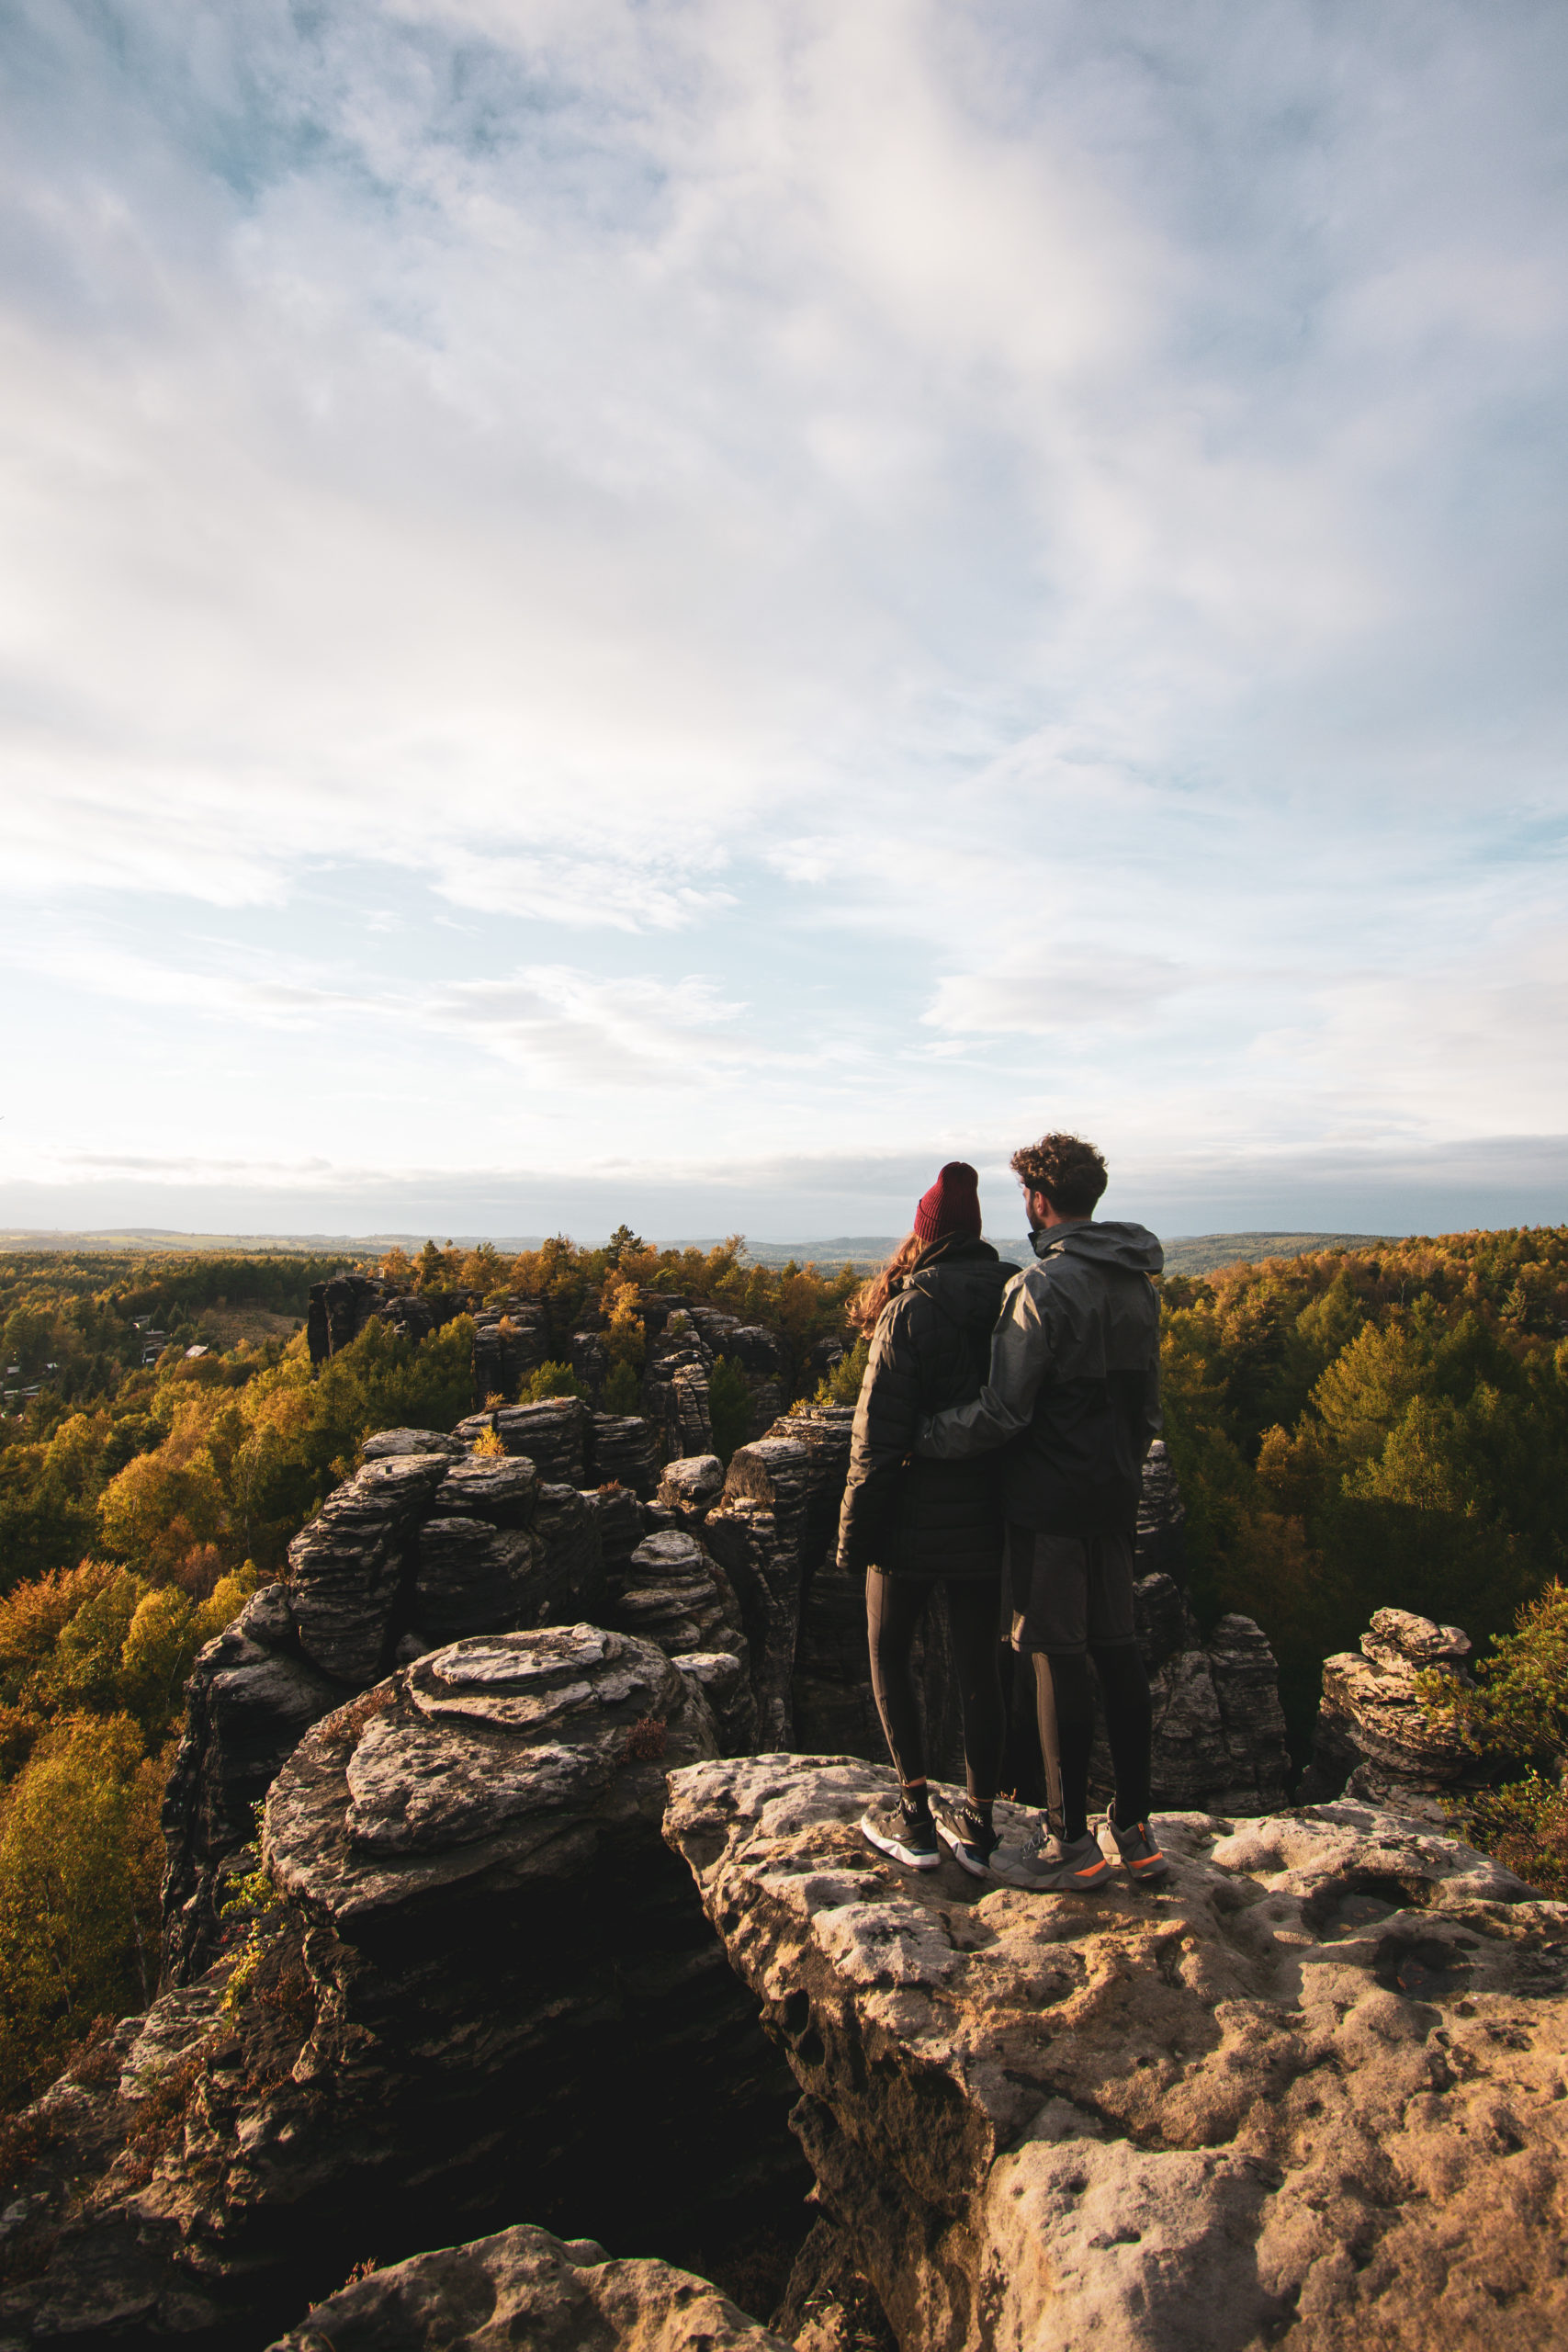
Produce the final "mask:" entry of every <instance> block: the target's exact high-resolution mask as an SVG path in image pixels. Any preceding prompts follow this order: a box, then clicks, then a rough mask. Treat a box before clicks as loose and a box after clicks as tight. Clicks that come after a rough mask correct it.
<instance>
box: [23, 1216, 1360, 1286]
mask: <svg viewBox="0 0 1568 2352" xmlns="http://www.w3.org/2000/svg"><path fill="white" fill-rule="evenodd" d="M434 1238H435V1239H437V1240H442V1241H445V1240H446V1239H447V1238H448V1237H447V1236H446V1235H445V1234H437V1235H435V1236H434ZM449 1238H451V1240H452V1241H453V1242H454V1243H455V1244H456V1245H457V1248H459V1249H463V1250H470V1249H472V1248H473V1247H474V1246H475V1244H476V1243H477V1242H479V1240H481V1239H484V1238H487V1237H485V1236H483V1235H479V1234H474V1233H459V1234H454V1235H452V1236H451V1237H449ZM488 1238H491V1239H492V1240H493V1241H494V1244H495V1247H496V1248H497V1249H498V1250H501V1251H502V1253H503V1254H509V1253H513V1252H515V1251H517V1250H536V1249H537V1248H538V1247H539V1244H540V1242H541V1240H542V1239H543V1236H542V1235H540V1234H536V1233H534V1234H496V1235H491V1236H490V1237H488ZM717 1238H718V1237H717V1236H716V1235H710V1236H708V1237H707V1238H704V1239H701V1240H697V1241H674V1242H660V1243H659V1245H658V1246H659V1247H660V1249H675V1250H686V1249H695V1250H711V1249H713V1248H714V1246H715V1243H716V1240H717ZM902 1238H903V1237H902V1235H900V1234H897V1233H847V1234H838V1235H835V1236H834V1237H833V1238H831V1239H829V1240H827V1241H748V1242H747V1244H746V1255H747V1257H748V1258H750V1259H751V1260H752V1261H754V1263H756V1264H757V1265H759V1266H769V1267H777V1266H786V1265H788V1264H789V1262H790V1261H791V1259H793V1260H794V1261H795V1263H796V1264H797V1265H801V1266H804V1265H805V1264H806V1263H807V1261H808V1260H809V1261H812V1262H814V1263H815V1264H816V1265H818V1266H820V1267H824V1268H829V1269H832V1270H834V1271H836V1270H837V1269H838V1268H839V1267H840V1266H843V1265H851V1266H853V1267H854V1268H855V1270H856V1272H860V1273H871V1272H874V1270H875V1269H876V1268H877V1267H878V1266H880V1265H882V1264H883V1263H884V1262H885V1261H886V1260H887V1259H888V1258H890V1257H891V1256H892V1254H893V1252H894V1250H896V1249H897V1247H898V1244H899V1241H900V1240H901V1239H902ZM1397 1238H1398V1236H1397V1235H1393V1234H1387V1233H1201V1234H1197V1235H1185V1236H1179V1237H1178V1238H1176V1239H1175V1240H1171V1241H1168V1242H1167V1243H1166V1245H1165V1265H1166V1272H1168V1273H1171V1274H1208V1273H1213V1272H1214V1270H1215V1268H1216V1267H1219V1266H1235V1265H1240V1264H1243V1263H1244V1262H1245V1261H1247V1260H1248V1259H1251V1258H1299V1257H1302V1256H1303V1255H1304V1254H1305V1252H1306V1251H1308V1250H1365V1249H1370V1248H1371V1246H1372V1245H1373V1243H1375V1242H1379V1241H1390V1240H1394V1239H1397ZM425 1239H426V1236H425V1235H424V1234H423V1233H175V1232H171V1231H170V1230H168V1229H167V1228H166V1227H162V1226H153V1225H141V1226H121V1227H114V1228H112V1229H110V1230H108V1231H106V1232H99V1233H87V1232H66V1231H63V1230H62V1229H59V1228H55V1227H50V1228H39V1227H32V1228H22V1227H10V1228H8V1229H0V1250H6V1251H18V1250H62V1251H63V1250H70V1251H74V1252H81V1251H96V1250H127V1251H132V1250H133V1251H135V1252H136V1253H137V1254H138V1255H139V1256H140V1255H144V1254H145V1253H146V1252H148V1251H150V1250H222V1251H225V1252H228V1253H230V1254H231V1255H233V1256H236V1257H260V1256H262V1255H264V1254H266V1253H269V1252H272V1251H279V1252H288V1253H289V1254H291V1255H292V1254H307V1255H316V1254H320V1253H321V1251H323V1250H329V1251H337V1252H341V1253H342V1254H344V1255H345V1256H355V1257H370V1256H379V1255H380V1253H381V1252H382V1251H383V1250H391V1249H394V1248H401V1249H404V1250H411V1251H417V1250H420V1249H422V1248H423V1244H424V1241H425ZM996 1247H997V1249H998V1250H999V1252H1000V1253H1001V1255H1002V1256H1003V1257H1004V1258H1011V1259H1013V1260H1015V1261H1016V1262H1017V1263H1018V1264H1020V1265H1027V1263H1028V1262H1029V1258H1030V1254H1031V1253H1030V1248H1029V1243H1028V1241H1027V1239H1026V1238H1023V1237H1020V1238H1018V1239H1016V1240H1005V1241H998V1242H997V1243H996Z"/></svg>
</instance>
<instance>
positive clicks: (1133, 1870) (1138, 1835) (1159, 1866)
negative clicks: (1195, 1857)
mask: <svg viewBox="0 0 1568 2352" xmlns="http://www.w3.org/2000/svg"><path fill="white" fill-rule="evenodd" d="M1105 1826H1106V1827H1107V1829H1109V1830H1110V1832H1111V1836H1112V1838H1115V1840H1116V1846H1117V1850H1118V1852H1119V1853H1120V1854H1121V1857H1122V1865H1123V1867H1124V1868H1125V1870H1126V1871H1127V1875H1128V1876H1129V1878H1134V1879H1136V1880H1137V1882H1138V1883H1139V1885H1140V1886H1152V1885H1153V1884H1154V1882H1155V1880H1156V1878H1168V1877H1169V1876H1170V1864H1169V1863H1168V1861H1167V1860H1166V1859H1165V1856H1164V1855H1163V1854H1162V1853H1161V1852H1160V1849H1159V1848H1158V1846H1157V1845H1156V1842H1155V1835H1154V1832H1153V1830H1152V1829H1151V1828H1150V1827H1149V1825H1148V1823H1147V1822H1146V1821H1134V1824H1133V1826H1132V1827H1131V1829H1122V1828H1121V1827H1120V1826H1118V1824H1117V1823H1116V1822H1114V1821H1112V1819H1111V1815H1109V1814H1107V1815H1106V1816H1105Z"/></svg>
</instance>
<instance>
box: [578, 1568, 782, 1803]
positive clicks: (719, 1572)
mask: <svg viewBox="0 0 1568 2352" xmlns="http://www.w3.org/2000/svg"><path fill="white" fill-rule="evenodd" d="M610 1614H611V1616H612V1617H613V1618H614V1621H615V1623H616V1624H617V1625H619V1626H621V1627H623V1628H624V1629H625V1630H626V1632H627V1633H631V1634H639V1635H640V1636H641V1638H642V1639H643V1640H644V1641H650V1642H656V1643H657V1644H658V1645H659V1647H660V1649H661V1650H662V1651H663V1652H664V1654H665V1656H666V1657H669V1658H672V1659H673V1660H674V1662H675V1664H676V1665H677V1666H679V1667H681V1668H682V1670H683V1671H685V1672H687V1673H690V1674H694V1675H695V1676H696V1678H697V1679H698V1681H699V1682H700V1683H701V1684H702V1687H703V1689H704V1690H705V1692H706V1693H707V1697H708V1700H709V1702H710V1704H711V1705H712V1707H713V1710H714V1713H715V1716H716V1718H717V1721H718V1726H719V1741H720V1745H721V1747H723V1749H724V1752H725V1754H726V1755H728V1756H737V1755H740V1754H742V1753H744V1752H746V1751H747V1750H749V1749H750V1748H752V1747H755V1746H756V1744H757V1702H756V1700H755V1698H754V1697H753V1695H752V1691H751V1682H750V1645H749V1644H748V1642H747V1639H746V1636H745V1634H744V1633H743V1632H742V1630H741V1623H740V1610H739V1604H738V1603H737V1600H736V1598H735V1591H734V1588H733V1586H732V1585H731V1584H730V1581H729V1579H728V1577H727V1576H726V1575H725V1573H724V1570H723V1569H722V1568H721V1567H720V1566H718V1564H717V1562H716V1561H715V1560H714V1559H712V1558H711V1557H710V1556H709V1555H708V1554H707V1553H705V1551H704V1550H703V1549H702V1547H701V1545H700V1544H698V1543H697V1542H696V1540H695V1538H694V1537H693V1536H691V1535H687V1534H684V1533H682V1532H681V1531H679V1530H678V1529H674V1528H671V1529H669V1530H667V1531H664V1532H659V1533H655V1534H652V1535H649V1536H645V1537H644V1539H643V1541H642V1542H641V1543H640V1544H638V1545H637V1550H636V1551H635V1552H634V1553H633V1554H632V1555H631V1557H630V1559H629V1560H628V1561H627V1563H626V1570H625V1574H624V1577H623V1579H622V1583H621V1589H620V1593H619V1596H618V1598H617V1599H616V1600H615V1602H614V1604H613V1606H612V1609H611V1611H610Z"/></svg>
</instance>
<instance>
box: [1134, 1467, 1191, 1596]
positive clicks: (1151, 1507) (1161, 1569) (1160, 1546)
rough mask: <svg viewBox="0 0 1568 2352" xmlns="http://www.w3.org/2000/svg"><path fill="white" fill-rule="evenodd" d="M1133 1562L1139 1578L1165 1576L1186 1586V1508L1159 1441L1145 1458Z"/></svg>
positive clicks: (1172, 1468) (1173, 1468)
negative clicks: (1134, 1561) (1134, 1559)
mask: <svg viewBox="0 0 1568 2352" xmlns="http://www.w3.org/2000/svg"><path fill="white" fill-rule="evenodd" d="M1135 1558H1136V1573H1137V1574H1138V1575H1139V1576H1140V1577H1152V1576H1166V1577H1169V1578H1170V1580H1171V1582H1172V1583H1173V1584H1175V1585H1180V1586H1185V1584H1186V1582H1187V1506H1186V1504H1185V1503H1184V1502H1183V1501H1182V1499H1181V1489H1180V1487H1179V1486H1178V1485H1177V1482H1176V1469H1175V1465H1174V1464H1173V1463H1172V1461H1171V1459H1170V1453H1169V1450H1168V1447H1167V1445H1166V1442H1165V1440H1164V1438H1162V1437H1156V1440H1155V1442H1154V1443H1153V1444H1152V1445H1151V1446H1150V1448H1149V1450H1148V1453H1146V1454H1145V1457H1144V1477H1143V1487H1142V1491H1141V1493H1140V1495H1139V1498H1138V1533H1137V1542H1136V1546H1135Z"/></svg>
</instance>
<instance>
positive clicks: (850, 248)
mask: <svg viewBox="0 0 1568 2352" xmlns="http://www.w3.org/2000/svg"><path fill="white" fill-rule="evenodd" d="M0 129H3V132H4V136H3V138H0V337H3V348H0V796H3V808H0V819H3V843H4V854H3V856H0V967H3V969H0V992H3V993H0V1002H3V1004H4V1008H5V1012H4V1021H3V1027H0V1037H3V1046H0V1222H4V1223H5V1224H6V1225H7V1226H10V1227H53V1226H71V1227H108V1226H112V1225H115V1224H123V1223H128V1222H131V1223H137V1224H142V1225H161V1226H165V1227H182V1228H190V1227H197V1228H201V1229H209V1230H217V1231H228V1230H233V1229H247V1230H249V1229H265V1230H269V1231H288V1230H309V1231H328V1232H366V1231H386V1230H403V1229H409V1230H433V1231H437V1232H446V1231H460V1232H464V1233H480V1232H486V1231H490V1232H496V1233H505V1234H521V1233H533V1232H543V1231H550V1230H555V1229H558V1228H562V1229H565V1230H568V1231H571V1232H573V1233H575V1234H577V1235H578V1237H579V1238H583V1239H592V1238H596V1237H598V1236H602V1235H603V1234H604V1232H605V1231H607V1230H608V1229H609V1227H611V1226H613V1225H615V1224H616V1223H618V1222H620V1221H621V1219H622V1218H623V1217H624V1218H626V1220H627V1221H629V1222H630V1223H632V1224H633V1225H635V1226H637V1227H638V1229H639V1230H642V1231H645V1232H648V1233H649V1234H650V1235H656V1236H659V1235H671V1234H680V1235H694V1234H719V1233H725V1232H729V1231H735V1230H739V1231H743V1232H747V1233H749V1234H750V1235H751V1236H752V1237H753V1238H758V1239H786V1240H787V1239H795V1238H816V1237H819V1236H829V1235H838V1234H844V1233H850V1234H876V1233H896V1232H899V1231H902V1230H903V1229H904V1228H905V1227H907V1226H908V1223H909V1222H910V1219H911V1216H912V1213H913V1208H914V1203H915V1200H916V1198H917V1197H918V1195H919V1192H920V1191H922V1190H923V1189H924V1187H925V1185H926V1184H927V1183H929V1182H930V1181H931V1177H932V1175H933V1174H934V1172H935V1170H936V1168H937V1167H938V1166H939V1165H940V1164H941V1163H942V1162H943V1161H944V1160H947V1159H953V1158H960V1157H961V1158H964V1159H970V1160H972V1161H973V1162H974V1163H975V1164H976V1166H977V1167H978V1168H979V1170H980V1171H981V1177H982V1198H983V1201H984V1204H985V1205H986V1210H987V1217H988V1219H989V1220H990V1221H991V1222H992V1223H994V1224H995V1226H996V1227H997V1228H998V1231H1000V1232H1003V1233H1010V1232H1014V1231H1017V1230H1019V1229H1021V1222H1020V1216H1019V1212H1018V1206H1017V1195H1016V1192H1015V1190H1014V1187H1013V1182H1012V1180H1011V1178H1010V1175H1009V1173H1008V1170H1007V1161H1008V1158H1009V1155H1010V1152H1011V1151H1012V1150H1013V1149H1014V1148H1016V1147H1017V1146H1018V1145H1019V1144H1021V1143H1023V1142H1026V1141H1028V1140H1030V1139H1032V1138H1033V1137H1034V1136H1038V1135H1040V1134H1041V1133H1042V1132H1043V1131H1045V1130H1046V1129H1048V1128H1066V1129H1068V1130H1071V1131H1073V1132H1076V1133H1079V1134H1083V1135H1087V1136H1090V1137H1091V1138H1093V1139H1094V1140H1095V1141H1096V1142H1098V1143H1099V1144H1100V1148H1102V1150H1103V1151H1104V1152H1105V1154H1106V1156H1107V1159H1108V1160H1109V1162H1110V1165H1111V1191H1110V1192H1109V1193H1108V1194H1107V1196H1106V1200H1105V1204H1104V1210H1103V1213H1104V1214H1106V1215H1108V1216H1129V1217H1137V1218H1140V1219H1142V1220H1143V1221H1145V1222H1146V1223H1149V1224H1151V1225H1153V1226H1155V1227H1156V1229H1158V1230H1162V1231H1168V1232H1170V1233H1173V1234H1174V1233H1197V1232H1207V1231H1213V1230H1225V1229H1235V1228H1238V1227H1245V1228H1248V1229H1257V1228H1262V1229H1295V1228H1309V1229H1330V1230H1356V1231H1372V1232H1404V1231H1411V1230H1415V1231H1441V1230H1449V1229H1452V1228H1455V1227H1469V1226H1474V1225H1498V1224H1512V1223H1517V1222H1532V1223H1534V1222H1544V1221H1552V1222H1556V1221H1561V1220H1562V1219H1563V1218H1564V1217H1568V1101H1565V1099H1564V1044H1563V1040H1564V1037H1565V1036H1568V929H1565V926H1564V922H1563V911H1564V895H1565V893H1564V849H1565V837H1568V786H1565V770H1564V753H1565V750H1568V723H1565V722H1568V675H1565V648H1568V634H1565V629H1564V618H1565V613H1564V605H1565V597H1564V588H1565V584H1568V536H1565V529H1564V513H1565V498H1564V493H1565V491H1568V248H1565V242H1564V228H1565V223H1568V16H1565V15H1564V13H1563V11H1562V8H1561V7H1560V6H1552V5H1540V6H1537V5H1533V4H1529V0H1473V4H1472V0H1457V4H1456V0H1382V5H1380V6H1378V7H1376V8H1374V9H1369V8H1367V7H1366V6H1364V5H1361V0H1344V5H1338V0H1288V5H1279V0H1248V5H1247V6H1238V5H1235V0H1232V5H1228V6H1227V5H1221V0H1094V5H1086V0H1074V5H1061V0H852V5H850V6H845V5H844V0H820V5H817V4H816V0H812V4H811V5H807V0H378V5H376V4H373V0H294V5H292V6H289V5H284V0H221V5H208V0H5V5H4V6H0Z"/></svg>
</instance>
